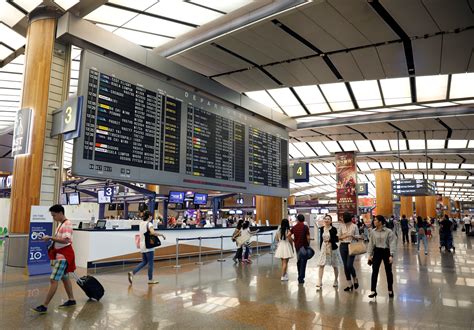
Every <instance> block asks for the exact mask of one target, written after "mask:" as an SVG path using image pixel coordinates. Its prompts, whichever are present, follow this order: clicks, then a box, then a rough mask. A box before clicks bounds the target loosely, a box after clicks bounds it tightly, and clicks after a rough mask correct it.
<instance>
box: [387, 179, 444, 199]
mask: <svg viewBox="0 0 474 330" xmlns="http://www.w3.org/2000/svg"><path fill="white" fill-rule="evenodd" d="M392 192H393V194H396V195H400V196H430V195H434V194H435V186H434V184H433V183H431V182H429V181H428V180H421V179H418V180H416V179H407V180H395V181H392Z"/></svg>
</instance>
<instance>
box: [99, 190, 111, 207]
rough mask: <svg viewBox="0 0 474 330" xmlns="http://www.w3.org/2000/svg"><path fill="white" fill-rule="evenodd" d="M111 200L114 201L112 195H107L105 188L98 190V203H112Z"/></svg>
mask: <svg viewBox="0 0 474 330" xmlns="http://www.w3.org/2000/svg"><path fill="white" fill-rule="evenodd" d="M110 202H112V201H111V198H110V196H105V192H104V191H103V190H99V191H97V203H99V204H110Z"/></svg>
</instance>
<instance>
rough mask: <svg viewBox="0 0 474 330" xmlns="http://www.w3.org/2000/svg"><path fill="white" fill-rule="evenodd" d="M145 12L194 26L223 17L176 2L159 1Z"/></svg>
mask: <svg viewBox="0 0 474 330" xmlns="http://www.w3.org/2000/svg"><path fill="white" fill-rule="evenodd" d="M147 12H149V13H153V14H156V15H160V16H165V17H169V18H172V19H176V20H179V21H182V22H187V23H192V24H196V25H203V24H206V23H208V22H210V21H213V20H215V19H217V18H219V17H221V16H222V15H223V14H221V13H219V12H216V11H214V10H209V9H206V8H203V7H200V6H196V5H193V4H190V3H187V2H185V1H176V0H160V1H159V2H158V3H157V4H156V5H154V6H153V7H151V8H150V9H148V10H147Z"/></svg>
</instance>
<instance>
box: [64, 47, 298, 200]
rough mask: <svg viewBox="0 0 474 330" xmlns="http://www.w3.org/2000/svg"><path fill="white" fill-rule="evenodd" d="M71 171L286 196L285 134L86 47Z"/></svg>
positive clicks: (158, 182) (119, 178) (286, 158)
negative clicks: (78, 128) (78, 130)
mask: <svg viewBox="0 0 474 330" xmlns="http://www.w3.org/2000/svg"><path fill="white" fill-rule="evenodd" d="M79 80H80V81H79V95H82V96H84V99H85V100H86V101H85V111H83V112H82V115H83V118H82V126H81V134H80V136H79V137H78V138H77V139H75V140H74V151H73V165H72V173H73V174H75V175H77V176H83V177H93V178H107V179H115V180H122V181H131V182H139V183H150V184H163V185H170V186H176V187H183V188H201V189H211V190H221V191H230V192H240V193H249V194H259V195H271V196H285V197H286V196H288V194H289V189H288V133H287V132H286V130H285V129H283V128H281V127H278V126H276V125H272V124H270V123H268V122H266V121H263V120H260V119H258V118H256V117H254V116H252V115H250V114H248V113H246V112H244V111H240V110H236V109H233V108H231V107H229V106H226V105H223V104H221V103H218V102H216V101H213V100H210V99H208V98H205V97H204V96H202V95H199V94H197V93H195V92H191V91H189V90H188V89H186V88H185V87H184V85H183V86H182V85H180V83H178V82H175V83H174V84H171V83H170V82H169V79H166V77H164V76H161V75H160V73H159V72H155V71H152V72H144V71H141V70H137V69H135V68H132V67H130V66H127V65H124V64H123V63H120V62H118V61H115V60H112V59H109V58H107V57H105V56H102V55H97V54H94V53H92V52H90V51H84V52H83V54H82V58H81V69H80V76H79Z"/></svg>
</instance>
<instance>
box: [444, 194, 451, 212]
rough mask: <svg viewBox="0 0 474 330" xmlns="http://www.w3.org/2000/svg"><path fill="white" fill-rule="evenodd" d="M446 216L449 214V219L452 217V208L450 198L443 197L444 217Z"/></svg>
mask: <svg viewBox="0 0 474 330" xmlns="http://www.w3.org/2000/svg"><path fill="white" fill-rule="evenodd" d="M445 208H446V209H445ZM445 214H447V215H448V216H449V217H451V206H450V203H449V197H446V196H443V216H444V215H445Z"/></svg>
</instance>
